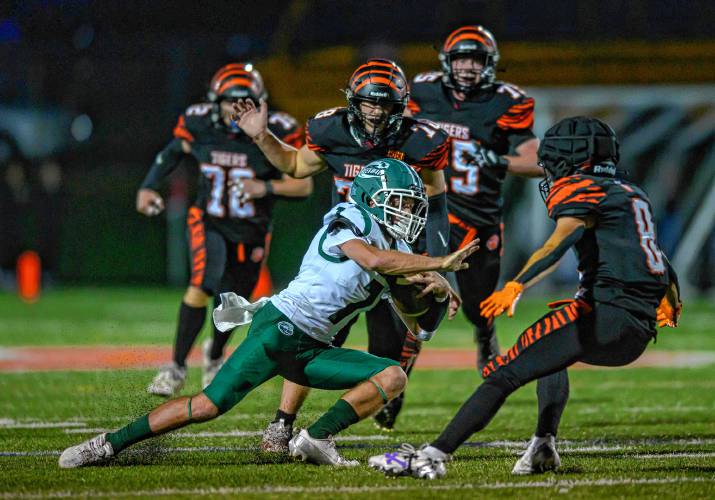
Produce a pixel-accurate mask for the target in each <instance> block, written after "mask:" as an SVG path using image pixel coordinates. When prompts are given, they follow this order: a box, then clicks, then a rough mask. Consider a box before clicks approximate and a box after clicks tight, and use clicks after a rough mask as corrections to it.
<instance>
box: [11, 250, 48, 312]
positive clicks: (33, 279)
mask: <svg viewBox="0 0 715 500" xmlns="http://www.w3.org/2000/svg"><path fill="white" fill-rule="evenodd" d="M16 272H17V293H18V295H20V298H21V299H22V300H24V301H25V302H28V303H32V302H36V301H37V299H39V298H40V289H41V286H42V264H41V262H40V256H39V255H37V252H33V251H32V250H26V251H25V252H22V253H21V254H20V256H19V257H18V258H17V271H16Z"/></svg>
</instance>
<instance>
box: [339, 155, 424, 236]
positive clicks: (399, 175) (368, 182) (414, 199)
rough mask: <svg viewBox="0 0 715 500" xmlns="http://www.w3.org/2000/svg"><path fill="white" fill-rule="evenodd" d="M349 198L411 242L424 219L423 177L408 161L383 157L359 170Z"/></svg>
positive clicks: (380, 222)
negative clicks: (421, 177)
mask: <svg viewBox="0 0 715 500" xmlns="http://www.w3.org/2000/svg"><path fill="white" fill-rule="evenodd" d="M350 201H352V202H353V203H355V204H356V205H357V206H359V207H360V208H362V209H363V210H365V211H366V212H367V213H368V214H370V216H371V217H372V218H373V219H375V220H376V221H377V222H378V223H379V224H381V225H382V226H383V227H384V228H385V230H386V231H387V232H388V234H389V235H390V236H392V237H393V238H395V239H398V240H406V241H407V242H408V243H413V242H414V241H415V240H416V239H417V237H418V236H419V234H420V232H422V229H423V228H424V227H425V222H426V221H427V194H426V193H425V186H424V184H423V183H422V179H420V176H419V175H418V174H417V172H416V171H415V169H413V168H412V167H410V166H409V165H408V164H407V163H405V162H403V161H400V160H395V159H392V158H384V159H382V160H375V161H373V162H370V163H368V164H367V165H365V166H364V167H363V169H362V170H360V173H359V174H358V175H357V177H355V180H353V185H352V187H351V188H350Z"/></svg>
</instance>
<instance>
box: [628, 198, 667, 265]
mask: <svg viewBox="0 0 715 500" xmlns="http://www.w3.org/2000/svg"><path fill="white" fill-rule="evenodd" d="M632 203H633V213H634V214H635V216H636V229H637V230H638V236H640V243H641V248H642V249H643V252H644V253H645V262H646V264H647V265H648V270H649V271H650V273H651V274H663V273H664V272H665V262H663V254H662V253H660V249H659V248H658V244H657V243H656V241H655V224H653V216H652V215H651V214H650V206H648V203H646V202H645V201H644V200H642V199H640V198H633V202H632Z"/></svg>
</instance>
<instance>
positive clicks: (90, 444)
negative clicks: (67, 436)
mask: <svg viewBox="0 0 715 500" xmlns="http://www.w3.org/2000/svg"><path fill="white" fill-rule="evenodd" d="M113 456H114V449H113V448H112V443H110V442H109V441H107V433H106V432H105V433H104V434H100V435H99V436H95V437H93V438H92V439H88V440H87V441H85V442H84V443H80V444H78V445H77V446H70V447H69V448H67V449H66V450H65V451H63V452H62V455H60V460H59V464H60V467H62V468H63V469H73V468H75V467H84V466H85V465H92V464H97V463H100V462H104V461H105V460H107V459H109V458H111V457H113Z"/></svg>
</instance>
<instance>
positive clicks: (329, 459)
mask: <svg viewBox="0 0 715 500" xmlns="http://www.w3.org/2000/svg"><path fill="white" fill-rule="evenodd" d="M288 449H289V451H290V456H292V457H296V458H299V459H301V460H302V461H304V462H310V463H313V464H317V465H335V466H337V467H356V466H357V465H360V463H359V462H358V461H357V460H347V459H346V458H343V457H342V456H341V455H340V453H338V450H337V448H335V440H334V439H333V437H332V436H331V437H329V438H328V439H315V438H312V437H310V435H309V434H308V431H307V430H306V429H303V430H301V431H300V432H299V433H298V434H297V435H296V436H295V437H294V438H293V439H291V440H290V442H289V443H288Z"/></svg>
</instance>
